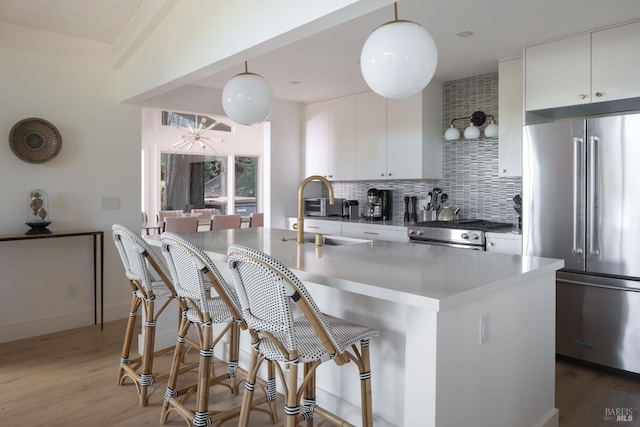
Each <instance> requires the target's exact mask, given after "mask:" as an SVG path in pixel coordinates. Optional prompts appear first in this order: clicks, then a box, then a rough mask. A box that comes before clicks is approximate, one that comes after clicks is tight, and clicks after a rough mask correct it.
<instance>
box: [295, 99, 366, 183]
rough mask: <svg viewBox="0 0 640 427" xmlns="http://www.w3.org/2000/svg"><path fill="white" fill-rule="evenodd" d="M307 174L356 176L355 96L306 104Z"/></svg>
mask: <svg viewBox="0 0 640 427" xmlns="http://www.w3.org/2000/svg"><path fill="white" fill-rule="evenodd" d="M304 117H305V126H304V129H305V175H306V176H309V175H320V176H323V177H325V178H327V179H329V180H336V181H337V180H353V179H355V144H356V141H355V96H346V97H342V98H336V99H332V100H329V101H322V102H315V103H313V104H307V105H306V106H305V109H304Z"/></svg>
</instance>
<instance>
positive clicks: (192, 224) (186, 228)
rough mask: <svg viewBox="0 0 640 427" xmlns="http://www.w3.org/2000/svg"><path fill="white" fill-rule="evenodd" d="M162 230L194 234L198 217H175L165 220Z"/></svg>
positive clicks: (196, 229)
mask: <svg viewBox="0 0 640 427" xmlns="http://www.w3.org/2000/svg"><path fill="white" fill-rule="evenodd" d="M163 230H164V231H170V232H172V233H195V232H197V231H198V217H195V216H177V217H168V218H165V219H164V229H163Z"/></svg>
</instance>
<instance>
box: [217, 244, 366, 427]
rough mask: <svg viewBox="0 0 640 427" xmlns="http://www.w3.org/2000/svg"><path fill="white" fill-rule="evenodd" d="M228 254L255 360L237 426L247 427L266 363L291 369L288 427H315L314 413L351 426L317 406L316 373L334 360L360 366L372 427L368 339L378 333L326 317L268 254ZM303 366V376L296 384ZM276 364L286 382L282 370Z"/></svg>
mask: <svg viewBox="0 0 640 427" xmlns="http://www.w3.org/2000/svg"><path fill="white" fill-rule="evenodd" d="M227 255H228V258H227V261H228V265H229V269H230V272H231V277H232V280H233V285H234V287H235V290H236V293H237V294H238V299H239V300H240V305H241V307H242V318H243V319H244V321H245V322H246V324H247V327H248V328H249V332H250V334H251V358H250V363H249V370H248V372H247V380H246V385H245V390H244V395H243V399H242V408H241V412H240V420H239V423H238V425H239V426H243V427H247V426H248V425H249V409H250V407H251V401H252V399H253V389H254V387H255V382H256V376H257V372H258V369H259V368H260V364H261V362H262V361H263V360H268V361H272V362H279V363H283V364H284V365H285V367H288V370H289V372H288V380H287V384H286V385H284V387H283V389H284V392H285V407H284V413H285V420H286V423H285V425H286V427H294V426H297V423H298V422H301V421H302V420H307V423H308V424H307V425H311V424H309V420H312V418H313V415H314V413H318V414H320V415H321V416H322V417H323V418H325V419H326V420H329V421H331V423H333V424H334V425H350V424H348V423H346V421H344V420H342V419H340V418H339V417H338V416H337V415H335V414H332V413H330V412H328V411H327V410H325V409H324V408H321V407H319V406H317V405H316V395H315V383H316V381H315V372H316V369H317V368H318V366H320V364H321V363H323V362H326V361H329V360H333V361H334V362H335V363H336V365H338V366H342V365H344V364H346V363H348V362H350V361H353V362H354V364H355V365H356V366H357V367H358V369H359V371H360V387H361V408H362V425H363V426H367V427H372V426H373V411H372V398H371V368H370V361H369V340H370V339H371V338H372V337H375V336H377V335H378V331H377V330H375V329H373V328H369V327H366V326H361V325H358V324H356V323H352V322H348V321H346V320H342V319H339V318H336V317H333V316H329V315H327V314H324V313H322V312H321V311H320V309H319V308H318V307H317V305H316V304H315V302H314V301H313V298H312V297H311V295H310V294H309V292H308V291H307V289H306V288H305V286H304V285H303V284H302V282H301V281H300V280H299V279H298V278H297V277H296V276H295V275H294V274H293V273H292V272H291V271H289V269H287V267H285V266H284V265H283V264H281V263H280V262H279V261H278V260H276V259H275V258H273V257H271V256H270V255H267V254H265V253H263V252H261V251H258V250H256V249H253V248H249V247H246V246H241V245H232V246H230V247H229V250H228V252H227ZM294 307H297V308H298V309H300V310H299V311H300V312H301V313H302V315H301V316H297V317H296V316H294ZM358 344H359V346H358ZM349 348H351V351H349ZM300 363H302V364H303V365H304V373H303V377H302V378H303V379H302V382H301V383H300V384H299V385H298V364H300ZM275 366H276V367H277V369H278V370H279V374H280V375H279V376H280V378H283V381H284V374H283V371H282V368H281V366H280V365H279V364H278V363H276V364H275ZM301 401H302V409H301V408H300V404H301ZM311 422H312V421H311Z"/></svg>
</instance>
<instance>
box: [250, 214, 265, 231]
mask: <svg viewBox="0 0 640 427" xmlns="http://www.w3.org/2000/svg"><path fill="white" fill-rule="evenodd" d="M252 227H264V214H263V213H258V212H253V213H251V214H250V215H249V228H252Z"/></svg>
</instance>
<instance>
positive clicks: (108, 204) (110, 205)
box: [102, 197, 120, 211]
mask: <svg viewBox="0 0 640 427" xmlns="http://www.w3.org/2000/svg"><path fill="white" fill-rule="evenodd" d="M114 209H120V197H103V198H102V210H103V211H106V210H114Z"/></svg>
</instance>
